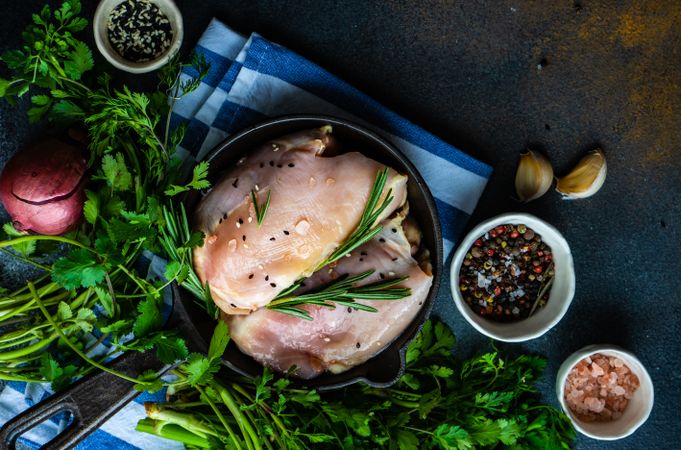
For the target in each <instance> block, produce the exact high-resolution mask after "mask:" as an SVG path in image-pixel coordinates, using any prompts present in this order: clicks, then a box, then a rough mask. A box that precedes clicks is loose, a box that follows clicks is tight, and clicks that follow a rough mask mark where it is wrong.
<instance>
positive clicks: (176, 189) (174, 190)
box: [165, 161, 210, 197]
mask: <svg viewBox="0 0 681 450" xmlns="http://www.w3.org/2000/svg"><path fill="white" fill-rule="evenodd" d="M207 177H208V161H201V162H200V163H198V164H197V165H195V166H194V169H193V171H192V179H191V181H190V182H189V183H187V184H186V185H185V186H178V185H175V184H172V185H170V186H169V187H168V189H166V191H165V194H166V195H168V196H170V197H172V196H174V195H177V194H179V193H182V192H186V191H189V190H191V189H196V190H201V189H207V188H209V187H210V181H208V179H207Z"/></svg>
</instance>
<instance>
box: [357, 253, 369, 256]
mask: <svg viewBox="0 0 681 450" xmlns="http://www.w3.org/2000/svg"><path fill="white" fill-rule="evenodd" d="M359 254H360V255H362V256H367V252H360V253H359Z"/></svg>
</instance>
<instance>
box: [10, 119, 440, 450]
mask: <svg viewBox="0 0 681 450" xmlns="http://www.w3.org/2000/svg"><path fill="white" fill-rule="evenodd" d="M326 124H330V125H332V127H333V135H334V136H335V137H336V138H337V139H338V140H339V141H340V142H342V143H343V144H344V147H350V148H355V149H357V150H359V151H361V152H362V153H363V154H365V155H366V156H368V157H370V158H373V159H375V160H377V161H380V162H382V163H384V164H386V165H389V166H391V167H393V168H395V169H396V170H398V171H400V172H402V173H406V174H407V175H408V176H409V183H408V185H407V191H408V199H409V205H410V211H411V213H412V214H413V216H414V217H415V218H416V220H417V222H418V223H419V225H420V227H421V230H422V231H423V242H424V244H425V246H426V247H427V248H428V249H429V250H430V252H431V261H432V265H433V286H432V287H431V289H430V293H429V294H428V297H427V299H426V301H425V303H424V305H423V308H422V309H421V311H420V312H419V314H418V315H417V316H416V317H415V318H414V320H413V321H412V322H411V323H410V324H409V326H408V327H407V328H406V329H405V330H404V332H403V333H402V334H401V335H400V336H398V338H397V339H396V340H395V341H393V342H392V343H391V344H390V345H389V346H388V347H386V348H385V349H384V350H383V351H382V352H381V353H380V354H378V355H377V356H375V357H374V358H372V359H370V360H369V361H367V362H365V363H364V364H361V365H359V366H356V367H354V368H352V369H350V370H348V371H347V372H344V373H341V374H336V375H334V374H324V375H321V376H319V377H317V378H315V379H312V380H307V381H305V382H302V381H296V382H295V383H298V384H301V385H302V384H304V385H305V386H307V387H311V388H317V389H319V390H332V389H338V388H341V387H344V386H347V385H349V384H353V383H357V382H359V381H362V382H364V383H367V384H369V385H371V386H375V387H387V386H390V385H391V384H393V383H395V382H396V381H397V380H398V379H399V377H400V376H401V375H402V373H403V372H404V353H405V351H406V347H407V345H408V344H409V342H411V340H412V339H413V338H414V336H415V335H416V333H417V332H418V331H419V330H420V328H421V326H422V325H423V323H424V322H425V320H426V319H427V318H428V316H429V314H430V311H431V309H432V307H433V302H434V301H435V297H436V295H437V290H438V287H439V283H440V277H441V273H442V264H443V263H442V261H443V254H442V253H443V250H442V236H441V230H440V222H439V220H438V216H437V210H436V208H435V202H434V200H433V197H432V195H431V193H430V190H429V189H428V187H427V186H426V183H425V181H424V180H423V178H422V177H421V175H420V174H419V173H418V172H417V171H416V169H415V168H414V166H413V165H412V164H411V162H409V160H407V158H406V157H405V156H404V155H402V153H400V152H399V151H398V150H396V149H395V148H394V147H393V146H392V145H390V144H388V143H387V142H385V141H384V140H383V139H382V138H380V137H378V136H377V135H376V134H374V133H373V132H370V131H368V130H367V129H365V128H363V127H360V126H358V125H356V124H354V123H351V122H348V121H346V120H342V119H337V118H333V117H324V116H313V115H304V116H286V117H280V118H276V119H271V120H268V121H267V122H264V123H261V124H259V125H256V126H253V127H251V128H248V129H246V130H244V131H242V132H240V133H238V134H236V135H234V136H232V137H230V138H228V139H227V140H225V141H224V142H222V143H221V144H220V145H218V146H217V147H216V148H215V149H214V150H213V151H212V152H211V153H210V155H209V156H208V157H207V160H208V161H210V168H211V169H210V170H211V176H210V178H211V181H212V182H216V181H218V180H219V179H220V177H221V174H222V172H223V171H224V170H225V169H227V168H229V167H231V166H232V165H233V164H234V163H236V161H237V160H238V159H239V158H241V157H242V156H243V155H245V154H246V153H248V152H249V151H251V150H252V149H253V148H255V147H256V146H257V145H259V144H263V143H266V142H267V141H269V140H271V139H276V138H278V137H281V136H283V135H285V134H288V133H292V132H295V131H300V130H305V129H309V128H315V127H320V126H323V125H326ZM200 198H201V195H200V194H199V193H194V194H191V195H188V196H186V197H185V198H184V199H183V201H184V203H185V206H186V207H187V210H188V211H192V210H193V209H194V207H195V206H196V205H197V203H198V202H199V200H200ZM172 289H173V295H174V299H175V301H174V306H173V311H172V313H171V316H170V319H169V320H168V323H167V324H166V326H167V327H168V328H173V329H176V330H178V331H179V332H180V333H181V334H182V336H183V337H184V338H185V340H186V341H187V345H188V347H189V349H190V351H198V352H205V351H206V350H207V342H210V337H211V333H212V331H213V327H214V321H213V320H212V319H211V318H210V317H209V316H208V315H207V314H206V313H205V312H204V311H203V310H202V309H201V308H200V307H199V306H197V304H196V303H195V302H194V299H193V297H192V296H191V295H190V294H189V293H188V292H186V291H184V290H183V289H181V288H178V287H177V286H173V288H172ZM222 363H223V365H225V366H227V367H229V368H231V369H233V370H235V371H236V372H238V373H240V374H242V375H246V376H249V377H254V376H257V375H259V374H260V373H261V372H262V366H261V365H260V364H258V363H257V362H256V361H254V360H253V359H252V358H251V357H249V356H247V355H245V354H243V353H241V352H240V351H239V349H238V348H237V347H236V345H235V344H234V343H230V345H229V346H228V348H227V350H226V351H225V354H224V355H223V357H222ZM111 367H112V368H113V369H115V370H117V371H119V372H123V373H125V374H127V375H130V376H135V375H137V374H140V373H142V372H144V371H145V370H148V369H153V370H156V371H165V370H168V369H169V368H170V366H168V365H164V364H163V363H161V362H160V361H158V360H157V359H156V358H155V357H154V355H153V354H152V353H150V352H147V353H137V352H132V353H127V354H125V355H123V356H121V357H119V358H118V359H116V360H115V361H114V362H113V363H112V364H111ZM137 394H138V392H137V391H135V390H134V389H133V385H132V383H130V382H128V381H125V380H123V379H121V378H118V377H116V376H113V375H110V374H108V373H106V372H101V371H100V372H96V373H92V374H90V375H88V376H86V377H84V378H83V379H81V380H79V381H78V382H76V383H74V384H73V385H72V386H71V387H70V388H68V389H67V390H65V391H63V392H60V393H59V394H55V395H53V396H51V397H50V398H48V399H47V400H45V401H44V402H41V403H39V404H37V405H35V406H33V407H31V408H29V409H28V410H26V411H24V412H23V413H22V414H20V415H19V416H17V417H15V418H14V419H12V420H10V421H9V422H7V423H6V424H5V425H4V426H3V427H2V429H0V446H1V448H2V449H14V448H15V446H16V441H17V438H18V437H19V436H21V435H22V434H23V433H25V432H27V431H28V430H30V429H31V428H33V427H35V426H36V425H38V424H40V423H41V422H43V421H45V420H47V419H49V418H50V417H52V416H54V415H55V414H57V413H59V412H63V411H67V412H69V413H70V414H71V415H72V417H73V421H72V423H71V425H69V427H67V428H66V429H65V430H64V431H63V432H62V433H60V434H59V435H57V436H56V437H55V438H54V439H52V440H51V441H50V442H48V443H47V444H45V446H43V447H42V448H44V449H63V448H71V447H73V446H75V445H76V444H77V443H78V442H80V441H81V440H82V439H84V438H85V437H86V436H87V435H88V434H90V433H91V432H93V431H94V430H95V429H97V428H98V427H99V426H100V425H102V424H103V423H104V422H105V421H106V420H107V419H108V418H110V417H111V416H113V415H114V414H115V413H116V412H117V411H119V410H120V409H121V408H123V406H125V405H126V404H127V403H128V402H130V401H131V400H132V399H133V398H135V396H136V395H137Z"/></svg>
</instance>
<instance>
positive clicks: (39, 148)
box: [0, 138, 87, 235]
mask: <svg viewBox="0 0 681 450" xmlns="http://www.w3.org/2000/svg"><path fill="white" fill-rule="evenodd" d="M86 171H87V164H86V161H85V158H84V157H83V152H82V149H81V148H80V147H78V146H76V145H71V144H68V143H66V142H64V141H61V140H58V139H53V138H52V139H48V140H46V141H42V142H39V143H37V144H34V145H32V146H30V147H27V148H25V149H24V150H22V151H20V152H19V153H17V154H16V155H14V157H12V159H10V160H9V161H8V162H7V165H5V168H4V170H3V171H2V174H1V175H0V201H1V202H2V204H3V205H4V207H5V209H6V210H7V212H8V213H9V214H10V216H11V217H12V221H13V223H14V227H15V228H17V229H18V230H21V231H33V232H35V233H39V234H47V235H58V234H63V233H66V232H67V231H70V230H72V229H74V228H75V227H76V226H77V225H78V224H79V223H80V220H81V218H82V215H83V203H84V202H85V192H84V187H85V186H84V185H85V182H84V181H85V178H86V177H85V173H86Z"/></svg>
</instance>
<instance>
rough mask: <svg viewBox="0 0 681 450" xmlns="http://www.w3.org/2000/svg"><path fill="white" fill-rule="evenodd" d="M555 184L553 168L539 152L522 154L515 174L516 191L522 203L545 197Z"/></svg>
mask: <svg viewBox="0 0 681 450" xmlns="http://www.w3.org/2000/svg"><path fill="white" fill-rule="evenodd" d="M552 182H553V168H552V167H551V163H550V162H549V160H548V159H547V158H546V157H545V156H544V155H542V154H541V153H539V152H535V151H532V150H529V149H528V150H527V152H526V153H521V154H520V162H519V163H518V171H517V172H516V174H515V190H516V193H517V194H518V198H519V199H520V201H521V202H529V201H531V200H534V199H537V198H539V197H541V196H542V195H544V194H545V193H546V191H548V190H549V188H550V187H551V183H552Z"/></svg>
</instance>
